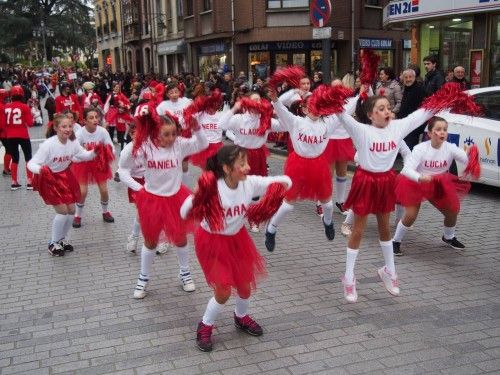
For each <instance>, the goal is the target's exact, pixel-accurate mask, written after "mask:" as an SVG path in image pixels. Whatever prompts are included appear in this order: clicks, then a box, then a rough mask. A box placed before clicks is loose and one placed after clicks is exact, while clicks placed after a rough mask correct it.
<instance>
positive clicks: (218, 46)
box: [197, 40, 230, 80]
mask: <svg viewBox="0 0 500 375" xmlns="http://www.w3.org/2000/svg"><path fill="white" fill-rule="evenodd" d="M229 51H230V43H229V42H228V41H225V40H221V41H217V42H211V43H207V44H201V45H199V46H198V48H197V54H198V74H199V76H200V78H201V79H203V80H206V79H208V77H209V74H210V72H213V71H215V72H217V71H227V70H228V69H229V68H228V62H229V59H228V56H229Z"/></svg>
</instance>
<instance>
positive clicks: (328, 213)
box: [321, 201, 333, 225]
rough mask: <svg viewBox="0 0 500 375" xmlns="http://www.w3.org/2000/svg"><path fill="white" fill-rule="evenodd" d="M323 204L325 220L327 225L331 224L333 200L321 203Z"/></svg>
mask: <svg viewBox="0 0 500 375" xmlns="http://www.w3.org/2000/svg"><path fill="white" fill-rule="evenodd" d="M321 205H322V206H323V221H324V222H325V224H326V225H330V224H331V223H332V216H333V201H328V202H326V203H321Z"/></svg>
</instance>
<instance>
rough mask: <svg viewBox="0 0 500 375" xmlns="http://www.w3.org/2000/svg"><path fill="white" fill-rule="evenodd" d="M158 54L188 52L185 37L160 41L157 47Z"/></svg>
mask: <svg viewBox="0 0 500 375" xmlns="http://www.w3.org/2000/svg"><path fill="white" fill-rule="evenodd" d="M156 51H157V53H158V55H173V54H176V53H184V52H186V43H185V42H184V39H178V40H171V41H168V42H163V43H159V44H158V47H157V49H156Z"/></svg>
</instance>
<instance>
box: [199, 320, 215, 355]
mask: <svg viewBox="0 0 500 375" xmlns="http://www.w3.org/2000/svg"><path fill="white" fill-rule="evenodd" d="M213 328H214V326H209V325H207V324H203V322H199V323H198V329H197V330H196V345H197V346H198V349H200V350H201V351H202V352H210V351H212V330H213Z"/></svg>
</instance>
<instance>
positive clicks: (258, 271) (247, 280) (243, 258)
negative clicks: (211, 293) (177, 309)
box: [194, 227, 266, 290]
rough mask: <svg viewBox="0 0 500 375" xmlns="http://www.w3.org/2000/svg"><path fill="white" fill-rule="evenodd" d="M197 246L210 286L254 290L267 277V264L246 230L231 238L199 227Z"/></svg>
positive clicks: (195, 238) (196, 238)
mask: <svg viewBox="0 0 500 375" xmlns="http://www.w3.org/2000/svg"><path fill="white" fill-rule="evenodd" d="M194 246H195V249H196V255H197V257H198V261H199V262H200V266H201V268H202V270H203V273H204V274H205V279H206V280H207V283H208V285H210V286H211V287H212V288H215V287H216V286H225V287H231V288H233V289H234V290H238V289H241V290H246V289H247V288H248V286H249V285H250V287H251V288H252V289H255V288H256V286H257V281H259V280H261V279H263V278H264V277H265V276H266V263H265V260H264V258H263V257H262V256H261V255H260V253H259V252H258V251H257V249H256V247H255V244H254V243H253V240H252V239H251V238H250V236H249V235H248V232H247V230H246V228H245V227H242V228H241V229H240V230H239V232H238V233H236V234H234V235H232V236H225V235H222V234H215V233H209V232H207V231H206V230H205V229H203V228H201V227H199V228H198V229H197V230H196V232H195V234H194Z"/></svg>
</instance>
